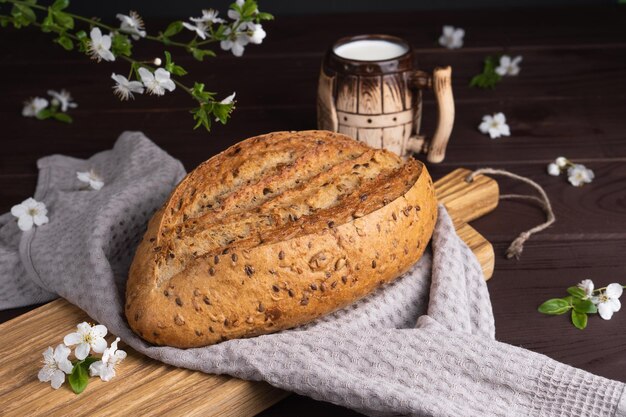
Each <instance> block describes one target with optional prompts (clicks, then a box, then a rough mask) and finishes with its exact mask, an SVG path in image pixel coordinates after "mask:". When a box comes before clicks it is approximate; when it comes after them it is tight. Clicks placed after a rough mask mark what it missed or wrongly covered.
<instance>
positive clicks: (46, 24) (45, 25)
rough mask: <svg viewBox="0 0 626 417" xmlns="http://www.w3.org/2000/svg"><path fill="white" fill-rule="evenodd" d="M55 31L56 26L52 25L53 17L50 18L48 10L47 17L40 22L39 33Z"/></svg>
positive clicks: (50, 12)
mask: <svg viewBox="0 0 626 417" xmlns="http://www.w3.org/2000/svg"><path fill="white" fill-rule="evenodd" d="M55 29H57V25H56V24H55V23H54V17H53V16H52V11H51V10H48V15H47V16H46V17H44V19H43V21H42V22H41V31H42V32H53V31H55Z"/></svg>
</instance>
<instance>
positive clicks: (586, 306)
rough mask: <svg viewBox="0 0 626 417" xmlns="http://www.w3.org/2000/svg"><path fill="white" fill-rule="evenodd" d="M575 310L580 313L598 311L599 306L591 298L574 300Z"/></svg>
mask: <svg viewBox="0 0 626 417" xmlns="http://www.w3.org/2000/svg"><path fill="white" fill-rule="evenodd" d="M573 304H574V310H576V311H577V312H578V313H589V314H593V313H597V312H598V307H596V305H595V304H594V303H592V302H591V300H574V302H573Z"/></svg>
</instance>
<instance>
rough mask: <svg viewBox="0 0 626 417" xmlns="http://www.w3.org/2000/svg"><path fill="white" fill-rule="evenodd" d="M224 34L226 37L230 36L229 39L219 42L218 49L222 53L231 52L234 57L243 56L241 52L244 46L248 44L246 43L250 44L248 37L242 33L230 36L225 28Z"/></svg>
mask: <svg viewBox="0 0 626 417" xmlns="http://www.w3.org/2000/svg"><path fill="white" fill-rule="evenodd" d="M224 34H225V35H227V36H228V35H230V38H229V39H227V40H225V41H221V42H220V47H221V48H222V49H223V50H224V51H228V50H230V51H232V53H233V55H235V56H241V55H243V50H244V49H245V46H246V45H247V44H248V42H250V38H248V36H247V35H245V34H243V33H240V34H236V35H232V34H231V30H230V28H227V29H226V30H225V31H224Z"/></svg>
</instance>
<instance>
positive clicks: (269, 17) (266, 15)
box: [256, 12, 274, 21]
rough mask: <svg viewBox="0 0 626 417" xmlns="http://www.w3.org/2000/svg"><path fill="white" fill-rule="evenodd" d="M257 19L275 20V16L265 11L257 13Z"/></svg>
mask: <svg viewBox="0 0 626 417" xmlns="http://www.w3.org/2000/svg"><path fill="white" fill-rule="evenodd" d="M256 19H257V21H261V20H274V16H273V15H271V14H269V13H264V12H259V13H258V14H257V15H256Z"/></svg>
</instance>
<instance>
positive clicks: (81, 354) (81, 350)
mask: <svg viewBox="0 0 626 417" xmlns="http://www.w3.org/2000/svg"><path fill="white" fill-rule="evenodd" d="M90 349H91V346H89V344H88V343H79V344H78V346H76V350H75V351H74V355H76V359H78V360H81V361H82V360H83V359H85V358H86V357H87V355H89V350H90Z"/></svg>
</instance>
